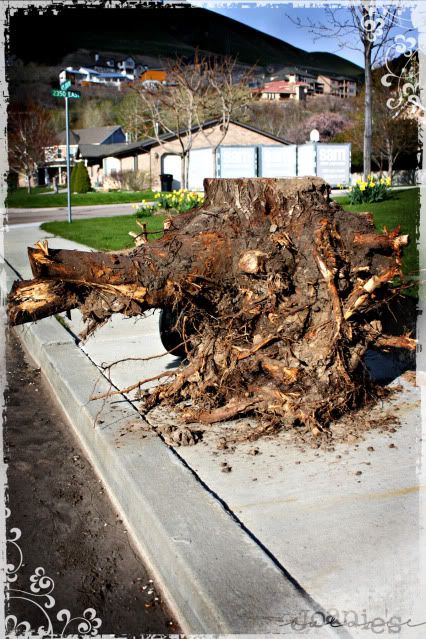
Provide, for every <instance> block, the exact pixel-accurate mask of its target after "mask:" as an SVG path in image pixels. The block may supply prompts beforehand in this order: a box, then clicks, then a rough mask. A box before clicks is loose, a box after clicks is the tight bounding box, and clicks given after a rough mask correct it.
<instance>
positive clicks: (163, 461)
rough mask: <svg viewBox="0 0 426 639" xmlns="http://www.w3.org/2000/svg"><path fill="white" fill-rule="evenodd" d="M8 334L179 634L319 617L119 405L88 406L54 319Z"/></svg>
mask: <svg viewBox="0 0 426 639" xmlns="http://www.w3.org/2000/svg"><path fill="white" fill-rule="evenodd" d="M15 330H16V332H17V334H18V335H19V337H20V339H21V341H22V343H23V344H24V346H25V347H26V349H27V350H28V352H29V354H30V355H31V357H32V358H33V359H34V360H35V361H36V362H37V364H38V365H39V366H40V367H41V368H42V370H43V372H44V374H45V376H46V378H47V380H48V381H49V383H50V385H51V386H52V389H53V391H54V393H55V395H56V397H57V399H58V400H59V402H60V404H61V405H62V407H63V409H64V411H65V413H66V415H67V417H68V418H69V420H70V423H71V425H72V426H73V429H74V430H75V432H76V435H77V436H78V438H79V440H80V442H81V444H82V446H83V448H84V450H85V452H86V454H87V456H88V458H89V459H90V461H91V463H92V464H93V467H94V468H95V470H96V471H97V473H98V475H99V476H100V478H101V479H102V481H103V482H104V484H105V486H106V488H107V490H108V492H109V494H110V497H111V499H112V501H113V502H114V504H115V506H116V508H117V510H118V511H119V512H120V514H121V515H122V517H123V519H124V520H125V521H126V524H127V526H128V528H129V531H130V532H131V533H132V535H133V537H134V540H135V542H136V544H137V546H138V548H139V551H140V552H141V555H142V557H143V559H144V560H145V562H146V563H147V565H148V567H149V569H150V570H151V571H152V573H153V574H154V575H155V578H156V580H157V582H158V584H159V585H160V587H161V588H162V590H163V594H164V596H165V599H166V601H167V603H168V604H169V606H170V608H171V610H172V611H173V613H174V614H175V615H176V618H177V620H178V622H179V623H180V624H181V626H182V629H183V631H184V632H185V633H189V634H194V633H206V634H207V633H214V634H216V633H221V634H236V633H250V634H253V633H262V634H272V633H279V634H282V635H294V633H295V632H297V629H295V628H294V627H292V625H291V620H292V619H295V618H297V619H299V620H300V619H305V620H306V615H307V618H308V619H309V618H310V616H311V615H312V614H314V612H315V611H320V610H321V608H320V607H319V606H317V605H315V602H312V601H311V600H310V598H309V596H308V595H307V594H306V593H304V592H303V590H302V589H301V588H300V587H299V586H298V585H297V584H295V583H293V580H292V579H291V576H289V575H287V574H286V573H285V570H284V569H282V567H280V566H279V565H277V563H276V562H274V560H273V558H271V557H270V556H269V555H268V554H267V552H266V551H265V550H264V549H263V548H262V547H261V546H260V545H259V544H258V543H256V540H254V539H253V538H252V537H251V535H250V534H249V533H248V531H246V530H244V528H243V527H242V526H241V525H240V524H239V523H238V522H237V521H236V520H235V519H234V518H233V516H232V515H231V514H230V513H229V512H227V510H226V508H225V507H224V505H223V504H222V503H221V502H220V501H219V500H218V499H217V498H215V496H214V495H212V494H211V493H210V492H209V491H208V490H207V489H206V487H204V486H203V485H202V483H201V482H200V481H199V480H198V478H197V477H196V476H195V475H194V473H193V472H192V471H191V470H190V469H189V468H188V467H187V466H186V465H185V464H184V462H183V461H182V460H181V459H180V458H179V456H178V455H177V454H176V453H175V452H174V451H172V450H171V449H169V448H168V447H167V446H166V445H165V443H164V442H163V441H162V440H161V439H160V438H159V437H158V436H157V435H156V434H154V433H152V432H151V431H149V430H148V429H147V430H144V429H143V424H144V422H143V421H142V420H141V418H140V416H139V414H138V413H137V412H136V411H135V409H134V408H133V407H132V405H131V404H130V403H129V402H127V400H125V398H124V397H123V396H121V395H118V396H117V397H118V399H117V398H116V397H111V398H109V399H108V400H96V401H89V398H90V396H91V395H92V394H93V393H94V391H95V392H97V393H99V392H104V391H106V390H108V389H109V384H108V382H107V380H106V379H105V378H104V377H103V376H102V375H101V373H100V371H99V370H98V369H97V367H96V366H95V365H94V364H93V363H92V362H91V360H90V359H89V358H88V357H87V356H86V355H85V354H84V353H83V352H82V351H81V350H80V349H79V348H78V347H77V346H76V344H75V341H74V339H73V337H72V335H71V334H70V333H68V332H67V331H66V330H65V329H64V328H63V327H62V326H61V325H60V324H59V322H58V321H57V320H55V319H54V318H48V319H45V320H42V321H40V322H37V323H33V324H28V325H25V326H23V327H17V328H16V329H15ZM95 387H96V390H95ZM141 426H142V428H141ZM316 621H317V624H318V618H316ZM319 625H320V626H321V623H320V624H319ZM298 630H299V631H300V628H298ZM315 630H316V632H315V637H330V636H336V630H337V629H336V630H333V629H332V628H330V626H328V625H326V626H323V627H319V628H318V627H316V629H315ZM337 632H338V634H341V635H342V636H346V637H348V636H349V634H348V633H347V632H346V631H344V630H343V629H341V630H340V631H337Z"/></svg>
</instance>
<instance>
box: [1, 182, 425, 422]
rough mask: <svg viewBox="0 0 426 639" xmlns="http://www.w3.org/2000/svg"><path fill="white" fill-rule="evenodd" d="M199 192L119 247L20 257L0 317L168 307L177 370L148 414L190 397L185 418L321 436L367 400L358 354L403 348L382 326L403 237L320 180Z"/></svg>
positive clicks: (100, 316)
mask: <svg viewBox="0 0 426 639" xmlns="http://www.w3.org/2000/svg"><path fill="white" fill-rule="evenodd" d="M205 191H206V201H205V204H204V206H203V208H201V209H196V210H193V211H190V212H188V213H185V214H183V215H180V216H178V217H175V218H174V219H173V223H172V224H171V226H170V227H169V228H168V229H167V230H166V231H165V234H164V237H163V238H162V239H160V240H156V241H153V242H150V243H149V244H143V245H141V246H139V247H137V248H136V249H133V250H131V251H126V252H119V253H101V252H99V253H87V252H80V251H66V250H51V249H49V248H48V246H47V244H46V243H44V244H43V243H39V244H38V246H37V248H35V249H31V248H30V249H29V259H30V262H31V267H32V271H33V275H34V278H35V279H33V280H32V281H24V282H20V283H15V285H14V287H13V289H12V292H11V294H10V297H9V306H8V312H9V318H10V321H11V323H12V324H20V323H24V322H28V321H31V320H35V319H39V318H42V317H46V316H48V315H52V314H54V313H58V312H60V311H64V310H69V309H72V308H76V307H79V308H80V309H81V311H82V313H83V316H84V318H85V319H87V320H89V327H88V332H90V331H91V330H93V329H94V328H95V327H96V326H97V325H99V324H100V323H102V322H104V321H105V320H106V319H108V318H109V317H110V316H111V314H113V313H123V314H125V315H128V316H134V315H140V314H142V313H143V312H144V311H146V310H147V309H150V308H162V307H173V308H175V309H178V311H179V319H178V326H177V328H178V329H179V331H180V333H181V335H182V336H183V339H184V341H185V347H186V350H187V360H186V361H184V362H183V363H182V365H181V367H180V368H179V369H178V370H177V371H175V372H173V373H171V374H170V375H172V374H173V375H174V379H173V381H171V382H169V383H167V384H161V385H160V386H158V387H157V388H156V389H154V390H153V391H151V392H150V393H149V394H146V396H145V405H146V406H147V407H153V406H154V405H156V404H158V403H160V402H166V403H167V402H168V403H174V404H175V403H178V402H179V401H181V400H184V399H185V400H188V399H190V400H192V406H191V407H190V409H187V411H186V413H184V414H183V418H184V420H186V421H192V422H202V423H212V422H217V421H222V420H226V419H228V418H231V417H234V416H236V415H241V414H247V413H252V414H256V415H258V416H260V417H261V418H262V419H263V421H264V423H265V424H267V425H277V424H283V425H288V426H291V425H297V424H305V425H307V426H309V427H310V428H311V429H312V430H313V432H319V431H320V430H322V429H323V428H324V427H325V426H326V425H327V424H328V423H329V422H330V420H332V419H333V418H334V417H336V416H338V415H339V414H342V413H344V412H345V411H347V410H350V409H351V408H355V407H358V406H360V405H362V404H363V403H364V402H365V401H366V400H367V398H368V397H371V396H372V395H373V394H374V385H373V383H372V382H371V381H370V379H369V377H368V374H367V373H366V369H365V366H364V364H363V355H364V354H365V352H366V350H367V348H369V347H372V346H373V347H376V348H380V347H385V348H386V347H402V348H408V349H413V348H415V340H414V339H411V338H410V337H408V336H399V337H395V336H386V335H383V334H382V329H381V323H380V313H381V310H382V309H383V307H384V306H385V305H386V304H387V303H388V301H389V299H390V298H391V297H392V296H394V295H395V288H394V287H392V286H391V282H392V280H394V279H395V278H396V277H397V276H400V269H401V252H402V248H403V246H404V245H406V244H407V242H408V237H407V236H404V235H399V230H395V231H393V232H385V233H383V234H377V232H376V231H375V229H374V225H373V221H372V218H371V216H370V215H369V214H368V213H360V214H356V213H348V212H345V211H343V210H342V208H341V207H340V206H339V205H337V204H336V203H335V202H332V201H330V199H329V187H328V185H327V184H326V183H325V182H324V181H323V180H321V179H319V178H294V179H293V178H292V179H266V178H257V179H207V180H205ZM186 403H188V402H186Z"/></svg>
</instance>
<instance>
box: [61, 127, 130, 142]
mask: <svg viewBox="0 0 426 639" xmlns="http://www.w3.org/2000/svg"><path fill="white" fill-rule="evenodd" d="M119 129H121V126H97V127H92V128H90V129H70V143H71V144H86V145H87V144H96V145H98V144H102V142H104V141H105V140H106V139H107V138H109V136H110V135H112V134H113V133H114V132H115V131H118V130H119ZM58 140H59V142H58V144H66V132H65V131H61V133H59V135H58ZM106 146H109V145H106Z"/></svg>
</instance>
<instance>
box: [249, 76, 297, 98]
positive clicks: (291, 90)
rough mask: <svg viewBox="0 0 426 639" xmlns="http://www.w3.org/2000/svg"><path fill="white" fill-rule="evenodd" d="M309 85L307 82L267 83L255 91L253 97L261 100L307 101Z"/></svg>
mask: <svg viewBox="0 0 426 639" xmlns="http://www.w3.org/2000/svg"><path fill="white" fill-rule="evenodd" d="M308 88H309V85H308V84H307V83H306V82H286V81H284V80H276V81H275V82H266V83H265V84H264V85H263V86H262V87H259V88H256V89H254V91H253V97H258V98H259V99H261V100H296V101H301V100H305V99H306V95H307V93H308Z"/></svg>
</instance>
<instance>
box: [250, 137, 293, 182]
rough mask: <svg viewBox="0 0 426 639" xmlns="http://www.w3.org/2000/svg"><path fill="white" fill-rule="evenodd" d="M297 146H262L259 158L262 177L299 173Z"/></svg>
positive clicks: (286, 175) (291, 175) (289, 175)
mask: <svg viewBox="0 0 426 639" xmlns="http://www.w3.org/2000/svg"><path fill="white" fill-rule="evenodd" d="M296 154H297V146H296V145H295V144H289V145H288V146H283V145H280V146H261V147H260V158H259V176H260V177H293V176H295V175H297V164H296V157H297V155H296Z"/></svg>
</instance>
